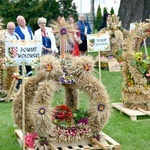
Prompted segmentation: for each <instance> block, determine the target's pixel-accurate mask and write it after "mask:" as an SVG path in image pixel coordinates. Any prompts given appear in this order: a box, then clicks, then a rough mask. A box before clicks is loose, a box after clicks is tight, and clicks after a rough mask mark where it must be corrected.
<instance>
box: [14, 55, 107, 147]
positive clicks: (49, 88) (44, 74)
mask: <svg viewBox="0 0 150 150" xmlns="http://www.w3.org/2000/svg"><path fill="white" fill-rule="evenodd" d="M68 62H69V63H68ZM62 64H63V65H62ZM65 65H66V66H65ZM93 66H94V61H93V60H92V58H91V57H89V56H82V57H75V58H74V57H73V58H72V57H71V58H70V60H68V61H64V60H61V61H60V60H58V59H56V58H54V57H53V56H48V55H47V56H43V57H42V58H41V66H40V67H39V68H38V71H37V75H36V76H35V77H31V78H29V79H28V81H27V82H26V83H25V131H26V132H27V133H29V134H27V136H26V141H27V143H30V142H31V141H32V142H31V143H30V144H31V147H32V146H33V143H34V146H35V143H37V144H36V146H38V147H39V146H43V145H44V146H45V145H47V144H48V143H49V142H51V141H54V142H75V141H80V140H82V139H85V138H95V137H98V136H99V133H100V131H101V130H102V129H103V127H104V125H105V124H106V122H107V120H108V118H109V109H110V107H109V100H108V94H107V92H106V89H105V87H104V86H103V84H102V83H101V82H100V81H99V80H98V79H97V78H96V77H94V76H93V74H92V72H93ZM65 76H67V77H65ZM68 76H72V77H71V78H68ZM62 77H63V79H65V82H64V80H62ZM69 80H73V81H74V82H66V81H69ZM60 85H63V87H64V88H65V102H64V103H65V104H64V105H62V106H56V108H52V106H51V102H52V100H53V96H54V93H55V91H57V89H58V86H60ZM77 89H80V90H84V91H86V92H87V93H88V95H89V99H90V100H89V107H88V110H87V111H88V123H87V122H86V124H85V122H84V123H83V122H82V123H81V122H80V123H75V122H74V121H73V122H72V117H73V116H72V114H71V113H72V111H73V110H78V109H79V107H78V93H77ZM58 94H59V93H58ZM66 110H67V112H66ZM13 115H14V120H15V123H16V124H17V125H18V128H20V129H22V87H21V89H20V90H19V91H18V93H17V94H16V97H15V99H14V100H13ZM65 117H68V118H67V119H68V121H70V124H69V126H68V125H67V126H61V125H60V124H57V123H56V121H55V119H65ZM59 121H60V120H59ZM61 121H62V120H61ZM37 141H38V142H37ZM43 143H45V144H43Z"/></svg>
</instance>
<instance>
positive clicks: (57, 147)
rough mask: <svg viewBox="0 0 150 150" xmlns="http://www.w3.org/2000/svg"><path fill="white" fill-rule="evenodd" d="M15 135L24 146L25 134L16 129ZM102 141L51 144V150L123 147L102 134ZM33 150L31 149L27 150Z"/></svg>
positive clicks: (115, 149) (117, 149) (113, 148)
mask: <svg viewBox="0 0 150 150" xmlns="http://www.w3.org/2000/svg"><path fill="white" fill-rule="evenodd" d="M15 135H16V136H17V140H18V142H19V144H20V145H21V146H22V141H23V133H22V131H21V130H19V129H16V130H15ZM101 138H102V140H101V141H97V140H95V139H92V140H89V139H85V140H83V141H80V142H76V143H64V144H63V143H50V144H49V147H50V150H120V149H121V146H120V144H119V143H118V142H116V141H115V140H114V139H112V138H111V137H109V136H108V135H106V134H105V133H104V132H101ZM27 150H31V149H27Z"/></svg>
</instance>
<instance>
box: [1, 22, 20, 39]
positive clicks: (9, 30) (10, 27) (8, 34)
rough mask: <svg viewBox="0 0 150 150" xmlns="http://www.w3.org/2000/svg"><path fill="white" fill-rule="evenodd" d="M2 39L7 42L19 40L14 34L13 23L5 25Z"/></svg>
mask: <svg viewBox="0 0 150 150" xmlns="http://www.w3.org/2000/svg"><path fill="white" fill-rule="evenodd" d="M4 38H5V39H7V40H21V39H20V37H19V35H18V34H17V33H16V32H15V23H14V22H8V23H7V30H6V32H5V37H4Z"/></svg>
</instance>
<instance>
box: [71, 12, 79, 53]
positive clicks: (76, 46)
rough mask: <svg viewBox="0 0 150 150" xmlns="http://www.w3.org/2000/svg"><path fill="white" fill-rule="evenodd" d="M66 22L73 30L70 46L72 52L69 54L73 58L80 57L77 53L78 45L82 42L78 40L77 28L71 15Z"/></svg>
mask: <svg viewBox="0 0 150 150" xmlns="http://www.w3.org/2000/svg"><path fill="white" fill-rule="evenodd" d="M68 22H69V24H70V25H72V27H73V28H74V29H75V32H74V33H73V35H72V36H73V39H74V43H73V44H71V45H72V51H71V54H72V55H73V56H80V51H79V44H81V43H82V40H81V39H80V32H79V30H78V27H77V23H76V22H75V20H74V18H73V16H72V15H70V16H69V17H68Z"/></svg>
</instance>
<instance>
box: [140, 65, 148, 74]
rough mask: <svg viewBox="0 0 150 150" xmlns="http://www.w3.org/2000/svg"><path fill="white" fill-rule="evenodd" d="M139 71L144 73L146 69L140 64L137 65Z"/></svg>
mask: <svg viewBox="0 0 150 150" xmlns="http://www.w3.org/2000/svg"><path fill="white" fill-rule="evenodd" d="M139 69H140V71H141V72H142V74H144V73H145V72H146V69H145V68H144V67H142V66H139Z"/></svg>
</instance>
